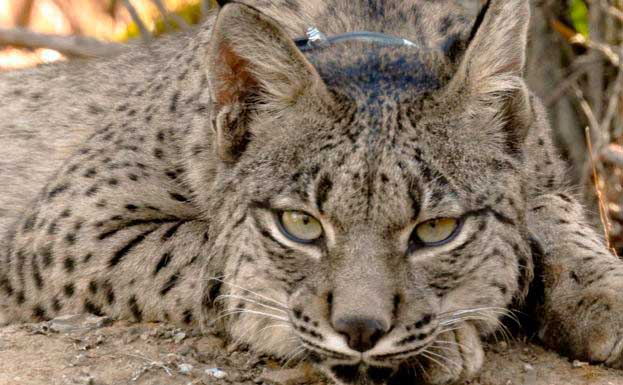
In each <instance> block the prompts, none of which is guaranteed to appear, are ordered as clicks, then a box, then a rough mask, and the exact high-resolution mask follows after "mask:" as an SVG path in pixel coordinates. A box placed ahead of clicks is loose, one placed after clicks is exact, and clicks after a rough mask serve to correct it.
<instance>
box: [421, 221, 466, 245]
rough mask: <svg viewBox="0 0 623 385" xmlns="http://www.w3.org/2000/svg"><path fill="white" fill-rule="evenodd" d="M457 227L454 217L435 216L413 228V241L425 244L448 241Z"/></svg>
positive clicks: (457, 223)
mask: <svg viewBox="0 0 623 385" xmlns="http://www.w3.org/2000/svg"><path fill="white" fill-rule="evenodd" d="M458 228H459V220H458V219H456V218H436V219H431V220H429V221H426V222H422V223H420V224H419V225H417V227H416V228H415V230H414V234H413V235H414V236H415V237H414V238H415V239H414V241H416V242H417V243H420V244H424V245H427V246H436V245H439V244H442V243H444V242H447V241H449V240H450V239H451V238H453V236H454V235H455V234H456V232H457V229H458Z"/></svg>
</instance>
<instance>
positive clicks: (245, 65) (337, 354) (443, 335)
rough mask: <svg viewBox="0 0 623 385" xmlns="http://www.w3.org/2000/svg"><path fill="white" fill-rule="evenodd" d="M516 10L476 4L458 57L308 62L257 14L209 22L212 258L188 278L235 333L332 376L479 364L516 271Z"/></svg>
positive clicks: (385, 51)
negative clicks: (199, 278)
mask: <svg viewBox="0 0 623 385" xmlns="http://www.w3.org/2000/svg"><path fill="white" fill-rule="evenodd" d="M510 3H512V4H510ZM527 8H528V6H527V3H526V4H524V2H502V1H499V2H498V1H492V2H491V5H490V6H489V7H488V9H485V11H484V12H483V17H482V20H481V21H480V24H479V25H477V26H476V27H475V31H477V32H476V33H475V36H474V37H473V39H472V40H471V42H470V44H469V47H468V48H467V50H466V52H465V54H464V55H463V56H464V57H463V59H462V61H461V62H460V63H458V64H456V65H453V64H452V63H450V62H449V61H448V60H446V59H444V58H443V56H442V55H440V54H433V53H430V52H420V51H418V50H417V49H413V48H404V47H379V46H375V45H374V44H370V43H363V44H361V43H342V44H340V45H339V46H338V45H336V46H334V47H329V48H325V49H322V50H320V51H316V52H312V53H310V54H308V55H307V56H304V55H303V54H302V53H301V52H299V51H298V50H297V49H296V47H295V46H294V45H293V43H292V42H291V41H290V38H289V37H288V36H287V35H286V34H285V33H284V32H283V31H282V30H281V28H280V27H279V26H278V25H277V24H275V23H274V22H273V21H272V20H271V19H269V18H268V17H266V16H264V15H262V14H260V13H258V12H257V11H255V10H253V9H251V8H247V7H245V6H242V5H230V6H227V7H226V8H225V9H224V10H223V11H222V12H221V14H220V15H219V18H218V20H217V23H216V25H215V30H214V37H213V47H212V52H211V54H212V60H213V62H212V73H211V74H209V79H210V86H211V87H212V93H213V101H212V102H213V114H214V122H213V132H210V133H209V135H210V137H211V140H212V141H213V143H214V154H215V157H217V158H218V159H219V161H218V162H217V164H218V166H217V167H215V168H214V169H212V170H210V171H209V172H208V173H207V174H209V175H210V176H211V177H212V178H213V179H212V180H211V181H210V183H211V185H212V186H214V188H213V191H210V192H209V194H211V195H213V196H219V197H225V198H223V199H219V200H218V201H216V200H215V201H211V202H210V204H211V210H213V212H216V213H217V215H216V219H215V220H213V222H212V225H211V228H212V227H214V230H213V234H217V236H216V237H215V238H214V239H213V240H212V241H211V242H212V249H213V260H214V261H222V262H221V263H220V264H216V265H217V266H220V270H219V269H218V268H215V267H211V268H210V269H208V270H206V271H205V277H204V278H205V279H204V281H205V282H206V288H205V289H206V291H209V290H210V289H211V288H212V286H211V285H212V284H214V282H215V281H216V282H218V283H222V284H221V288H220V293H221V296H220V297H219V298H217V299H216V303H217V304H219V306H220V309H221V310H223V311H224V314H227V315H229V316H230V317H226V318H227V321H226V323H227V328H228V330H229V332H230V333H231V335H232V337H233V338H234V339H237V340H238V341H240V342H243V343H247V344H249V345H251V346H252V347H253V348H254V349H257V350H260V351H264V352H269V353H272V354H275V355H278V356H281V357H284V358H285V359H290V358H292V359H297V358H306V359H309V360H312V361H313V362H316V363H318V364H319V365H320V366H321V367H322V368H323V369H324V370H325V371H326V372H327V373H328V374H329V375H330V376H331V377H332V378H333V379H334V380H336V381H340V382H345V383H367V382H375V383H376V382H378V383H385V382H387V381H391V379H392V378H393V379H398V378H402V376H405V375H407V376H412V377H413V376H424V377H426V375H427V374H426V369H425V368H426V366H427V365H430V364H431V363H432V364H433V365H434V364H435V363H436V364H438V365H440V366H441V367H442V368H443V367H446V369H447V370H448V372H452V371H456V370H459V371H467V372H470V370H471V371H472V372H473V371H475V370H477V369H478V366H480V363H481V361H482V351H481V348H480V345H479V338H478V337H479V336H480V335H485V334H488V333H491V332H492V331H494V330H495V329H496V327H497V326H498V322H499V319H500V317H501V316H503V315H504V314H505V312H506V309H507V307H508V305H509V304H510V303H511V302H512V301H513V300H518V299H521V298H522V297H523V295H524V294H525V292H526V290H527V285H528V283H529V281H530V279H531V268H532V266H531V259H530V254H529V248H528V244H527V241H526V239H527V231H526V230H525V225H524V217H523V211H524V201H525V196H524V193H523V187H522V173H521V159H522V141H523V139H524V138H525V135H526V132H527V131H528V129H529V126H530V124H531V117H530V114H531V108H530V102H529V97H528V96H527V94H526V91H525V88H524V87H523V83H522V81H521V79H520V77H519V76H520V74H521V69H522V66H523V44H524V43H525V29H526V26H525V24H526V19H527V12H528V11H527ZM518 14H519V15H521V17H520V18H519V19H520V20H519V21H517V15H518ZM512 33H515V35H514V36H512V39H511V36H510V35H511V34H512ZM517 36H519V38H518V37H517ZM510 40H512V41H510ZM502 53H504V54H506V57H500V55H498V54H502ZM494 54H495V55H494ZM448 69H450V70H448ZM210 282H211V283H210ZM449 351H452V352H453V354H454V353H456V354H458V356H459V358H460V359H461V360H462V361H460V362H465V363H464V364H460V363H459V364H458V365H459V366H461V365H462V366H463V367H462V368H459V369H457V368H454V367H452V365H457V362H456V359H452V358H449V357H451V354H450V353H449ZM470 360H471V361H470ZM418 365H424V367H423V369H422V370H419V368H418ZM405 373H408V374H405Z"/></svg>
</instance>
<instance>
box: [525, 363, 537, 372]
mask: <svg viewBox="0 0 623 385" xmlns="http://www.w3.org/2000/svg"><path fill="white" fill-rule="evenodd" d="M523 370H524V371H525V372H531V371H533V370H534V366H532V365H530V364H524V366H523Z"/></svg>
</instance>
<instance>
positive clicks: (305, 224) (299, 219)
mask: <svg viewBox="0 0 623 385" xmlns="http://www.w3.org/2000/svg"><path fill="white" fill-rule="evenodd" d="M279 224H280V226H279V227H280V229H281V232H282V233H283V234H284V235H285V236H286V237H288V238H289V239H291V240H293V241H294V242H298V243H312V242H314V241H315V240H317V239H318V238H320V237H321V236H322V232H323V231H322V225H321V224H320V221H318V219H316V218H314V217H312V216H311V215H309V214H307V213H304V212H302V211H282V212H281V213H280V214H279Z"/></svg>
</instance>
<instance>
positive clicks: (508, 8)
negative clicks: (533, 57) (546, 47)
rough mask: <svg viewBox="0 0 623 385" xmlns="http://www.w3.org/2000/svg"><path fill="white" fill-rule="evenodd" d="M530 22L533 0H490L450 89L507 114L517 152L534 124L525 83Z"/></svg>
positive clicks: (509, 131)
mask: <svg viewBox="0 0 623 385" xmlns="http://www.w3.org/2000/svg"><path fill="white" fill-rule="evenodd" d="M529 22H530V3H529V0H488V1H487V3H486V5H485V6H484V7H483V9H482V11H481V13H480V15H479V16H478V18H477V20H476V23H475V25H474V28H473V30H472V34H471V39H470V42H469V45H468V47H467V50H466V52H465V55H464V57H463V59H462V61H461V63H460V65H459V68H458V71H457V73H456V75H455V76H454V78H453V79H452V81H451V82H450V85H449V86H450V90H451V91H453V92H461V93H464V92H467V94H468V95H469V97H470V99H475V100H478V101H483V102H485V103H486V105H488V106H492V105H493V106H496V108H498V109H499V110H500V112H501V113H502V114H504V115H505V116H503V117H502V120H503V122H504V124H505V126H506V127H505V129H506V131H507V133H508V138H509V144H510V145H511V146H513V147H518V146H519V145H520V144H521V143H523V141H524V139H525V136H526V134H527V131H528V128H529V126H530V124H531V123H532V119H533V117H532V107H531V103H530V96H529V92H528V90H527V88H526V85H525V82H524V80H523V72H524V67H525V62H526V45H527V40H528V26H529ZM514 149H515V150H516V149H517V148H514Z"/></svg>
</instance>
